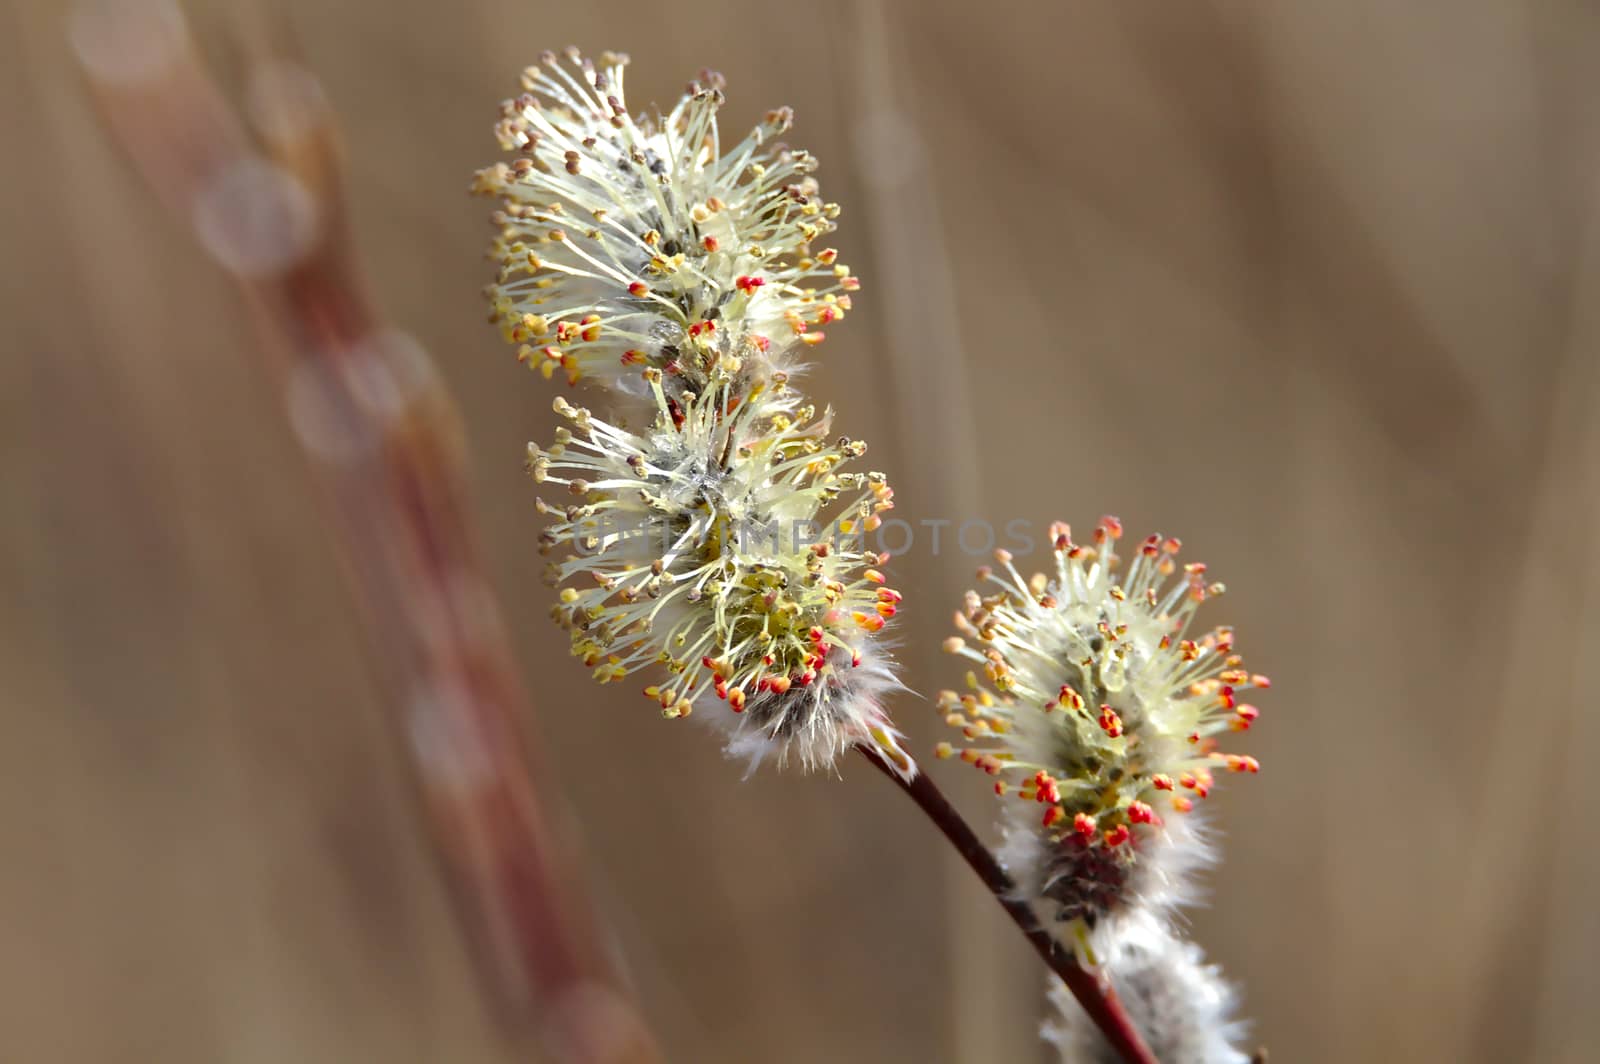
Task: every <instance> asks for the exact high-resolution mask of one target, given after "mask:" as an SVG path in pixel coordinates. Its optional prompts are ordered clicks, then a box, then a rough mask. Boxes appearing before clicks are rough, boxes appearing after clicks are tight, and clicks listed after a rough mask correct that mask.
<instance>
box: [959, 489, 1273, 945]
mask: <svg viewBox="0 0 1600 1064" xmlns="http://www.w3.org/2000/svg"><path fill="white" fill-rule="evenodd" d="M1121 535H1122V524H1121V522H1120V521H1118V520H1117V519H1116V518H1114V517H1106V518H1103V519H1102V520H1101V522H1100V524H1099V526H1098V527H1097V528H1096V529H1095V533H1094V544H1093V545H1092V546H1080V545H1078V544H1075V543H1073V542H1072V534H1071V530H1070V529H1069V528H1068V527H1067V526H1066V525H1061V524H1058V525H1056V526H1054V527H1053V528H1052V529H1051V539H1052V541H1053V546H1054V550H1055V556H1056V568H1055V574H1054V576H1053V577H1047V576H1045V575H1044V574H1042V573H1041V574H1036V575H1035V576H1033V578H1032V579H1029V580H1024V579H1023V578H1022V576H1021V575H1020V574H1019V573H1018V572H1017V570H1016V569H1015V568H1014V567H1013V566H1012V564H1011V557H1010V555H1009V554H1007V553H1006V552H1004V551H1002V552H999V555H998V558H999V561H1000V563H1001V571H1000V572H995V571H994V570H992V569H990V568H988V567H985V568H984V569H981V570H980V571H979V577H980V579H983V580H985V581H986V582H988V583H990V584H992V585H994V587H995V588H996V589H997V590H996V591H994V592H993V593H992V594H989V595H987V596H983V595H979V594H978V593H977V592H968V593H967V598H966V602H965V604H964V607H963V609H962V610H961V611H959V612H958V613H957V615H956V624H957V627H958V630H959V631H960V632H961V633H962V635H961V636H958V637H956V638H953V639H951V640H947V641H946V644H945V646H946V649H947V650H948V651H950V652H952V653H954V654H957V655H959V656H962V657H965V658H967V659H969V660H971V661H973V662H974V663H976V664H977V665H978V666H979V669H978V671H975V672H969V673H968V674H967V690H966V691H965V692H961V693H958V692H955V691H945V692H943V693H942V694H941V696H940V707H941V709H942V711H943V712H944V713H945V715H946V721H947V722H948V723H949V724H951V725H953V726H955V727H958V728H960V729H961V730H962V733H963V734H964V736H965V737H966V738H967V739H969V740H971V745H969V746H966V747H965V748H960V747H956V746H953V745H951V744H948V743H943V744H940V748H939V754H940V756H942V757H951V756H955V755H956V754H958V753H959V755H960V757H961V759H962V760H964V761H966V762H968V763H970V764H973V765H975V766H976V767H978V768H979V769H980V770H982V771H984V772H985V773H987V774H989V775H991V776H993V777H995V785H994V788H995V792H996V794H999V795H1002V796H1005V797H1006V798H1008V799H1009V801H1008V808H1009V810H1010V815H1009V817H1008V821H1009V822H1008V830H1007V843H1006V847H1005V850H1004V852H1003V854H1002V856H1003V857H1004V858H1005V860H1006V863H1007V864H1008V866H1009V867H1010V870H1011V871H1012V873H1013V875H1014V876H1015V877H1016V878H1017V880H1018V882H1019V885H1020V887H1021V888H1022V889H1023V890H1024V891H1027V892H1028V893H1029V895H1030V896H1031V897H1032V898H1033V899H1034V900H1035V901H1036V902H1037V903H1038V904H1039V905H1040V906H1041V908H1042V909H1044V911H1045V913H1046V914H1047V916H1048V917H1050V918H1052V919H1054V920H1058V921H1063V922H1072V923H1075V924H1076V925H1077V928H1078V930H1079V931H1080V932H1088V931H1099V933H1098V934H1096V935H1095V936H1094V940H1095V941H1096V942H1097V943H1102V944H1103V943H1105V942H1109V941H1113V940H1114V939H1115V937H1116V930H1115V925H1116V923H1117V922H1118V920H1119V919H1120V918H1122V917H1125V916H1128V915H1130V914H1131V915H1137V914H1139V913H1141V912H1149V913H1154V914H1161V913H1164V912H1166V911H1167V910H1169V909H1170V908H1172V907H1173V906H1175V905H1177V904H1181V903H1182V902H1183V901H1185V900H1186V898H1187V896H1188V894H1189V892H1190V889H1191V888H1190V886H1189V883H1188V880H1189V878H1190V873H1191V872H1192V871H1193V870H1194V869H1195V868H1197V867H1199V866H1203V865H1205V864H1207V863H1209V862H1211V861H1212V860H1214V857H1213V854H1212V848H1211V846H1210V845H1209V844H1208V841H1207V839H1206V836H1205V834H1204V832H1203V831H1202V830H1201V829H1200V827H1199V826H1198V825H1197V824H1196V823H1195V822H1194V820H1195V818H1194V809H1195V804H1196V802H1198V801H1199V800H1201V799H1203V798H1205V797H1206V796H1207V795H1209V794H1210V793H1211V789H1212V787H1213V786H1214V783H1215V773H1217V772H1219V771H1228V772H1256V771H1259V769H1260V766H1259V764H1257V762H1256V760H1255V758H1252V757H1241V756H1238V755H1234V754H1225V753H1222V752H1220V751H1219V750H1218V749H1217V744H1216V740H1215V738H1214V737H1215V736H1217V735H1218V734H1221V733H1224V732H1230V731H1243V730H1245V729H1247V728H1249V727H1250V725H1251V723H1252V722H1253V721H1254V720H1255V719H1256V715H1257V713H1256V709H1255V707H1254V706H1251V705H1248V704H1246V703H1245V702H1243V701H1242V700H1241V696H1242V695H1243V694H1244V692H1245V691H1247V690H1249V689H1251V688H1258V687H1262V688H1264V687H1267V686H1269V685H1270V684H1269V681H1268V680H1267V678H1266V677H1264V676H1260V675H1254V674H1251V673H1249V672H1247V671H1245V669H1244V667H1243V662H1242V661H1241V659H1240V658H1239V657H1238V656H1237V655H1235V653H1234V638H1233V632H1232V630H1231V629H1228V628H1217V629H1213V630H1211V631H1209V632H1205V633H1203V634H1196V635H1193V636H1191V635H1190V627H1191V624H1192V622H1193V620H1194V615H1195V611H1196V610H1197V609H1198V608H1199V607H1200V605H1201V603H1203V602H1205V601H1206V600H1207V599H1210V598H1214V597H1216V596H1217V595H1218V594H1220V593H1221V592H1222V590H1223V588H1222V585H1221V584H1215V583H1209V582H1208V581H1207V578H1206V568H1205V566H1204V565H1200V564H1190V565H1185V566H1183V567H1182V569H1181V572H1180V570H1179V566H1178V563H1177V555H1178V550H1179V543H1178V541H1177V540H1175V539H1163V538H1162V537H1160V536H1151V537H1149V538H1148V539H1146V540H1145V541H1144V542H1143V543H1142V544H1141V545H1140V547H1139V549H1138V551H1137V553H1136V555H1135V557H1134V560H1133V564H1132V565H1131V566H1129V567H1128V569H1127V572H1126V573H1125V574H1121V575H1120V576H1119V575H1118V573H1117V566H1118V563H1119V559H1118V558H1117V556H1116V555H1115V553H1114V549H1113V548H1114V545H1115V543H1116V541H1117V540H1118V539H1119V538H1120V537H1121ZM1080 941H1083V942H1087V941H1088V939H1087V938H1083V937H1081V936H1080Z"/></svg>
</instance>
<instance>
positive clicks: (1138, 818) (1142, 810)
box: [1128, 802, 1161, 826]
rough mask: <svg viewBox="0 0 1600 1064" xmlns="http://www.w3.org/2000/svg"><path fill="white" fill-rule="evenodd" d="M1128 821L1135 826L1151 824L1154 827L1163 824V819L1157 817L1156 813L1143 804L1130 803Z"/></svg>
mask: <svg viewBox="0 0 1600 1064" xmlns="http://www.w3.org/2000/svg"><path fill="white" fill-rule="evenodd" d="M1128 819H1129V820H1131V821H1133V822H1134V823H1135V824H1151V825H1154V826H1159V825H1160V824H1161V818H1160V817H1158V816H1156V811H1155V810H1154V809H1152V808H1150V807H1149V806H1148V805H1146V804H1145V803H1143V802H1130V803H1129V805H1128Z"/></svg>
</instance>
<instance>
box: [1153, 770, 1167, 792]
mask: <svg viewBox="0 0 1600 1064" xmlns="http://www.w3.org/2000/svg"><path fill="white" fill-rule="evenodd" d="M1150 786H1152V787H1154V788H1155V789H1156V790H1158V791H1170V790H1172V777H1171V776H1168V775H1166V774H1165V773H1160V772H1158V773H1156V774H1155V775H1154V776H1151V777H1150Z"/></svg>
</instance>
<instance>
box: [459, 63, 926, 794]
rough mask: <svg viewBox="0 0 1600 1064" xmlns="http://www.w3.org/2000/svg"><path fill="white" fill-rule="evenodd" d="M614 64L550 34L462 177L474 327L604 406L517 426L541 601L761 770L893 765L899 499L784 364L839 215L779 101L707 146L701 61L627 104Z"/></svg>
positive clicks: (846, 287) (718, 83) (839, 312)
mask: <svg viewBox="0 0 1600 1064" xmlns="http://www.w3.org/2000/svg"><path fill="white" fill-rule="evenodd" d="M626 66H627V57H626V56H622V55H617V54H614V53H606V54H604V55H602V56H601V58H600V62H599V63H598V64H597V63H595V62H594V61H592V60H590V59H588V58H586V57H584V56H583V55H582V54H581V53H579V52H578V51H577V50H576V49H567V50H566V51H565V52H564V53H563V54H562V55H559V56H558V55H556V54H554V53H546V54H545V55H544V56H543V57H542V58H541V59H540V62H539V63H538V64H537V65H535V66H533V67H530V68H528V70H527V71H526V72H524V75H523V88H524V89H525V90H526V91H525V92H524V93H523V94H522V95H520V96H518V97H516V98H515V99H511V100H507V101H505V102H504V103H503V104H502V106H501V120H500V122H499V124H498V125H497V126H496V133H497V136H498V139H499V141H500V144H501V147H502V148H504V149H505V150H507V151H510V152H514V153H516V158H515V159H514V160H513V161H512V162H509V163H505V162H502V163H497V164H495V165H493V166H490V167H488V168H486V169H484V170H482V171H480V172H479V174H478V176H477V180H476V182H475V183H474V189H475V191H476V192H478V193H479V194H481V195H485V196H491V197H494V198H496V199H498V200H499V201H500V205H499V209H498V210H497V211H496V213H495V217H494V221H495V225H496V229H497V235H496V237H495V239H494V241H493V244H492V246H491V250H490V257H491V258H493V259H494V260H496V261H497V263H498V270H497V272H496V276H495V280H494V282H493V283H492V284H491V285H490V286H489V287H488V289H487V290H486V294H487V296H488V298H489V301H490V305H491V313H490V320H491V321H493V322H495V323H496V324H498V325H499V326H500V328H501V331H502V333H503V334H504V336H505V338H506V339H507V340H508V341H510V342H512V343H514V344H517V345H519V349H518V358H519V359H521V360H522V361H523V362H524V363H525V364H527V365H528V366H529V367H530V368H533V369H536V370H537V371H538V372H539V373H540V374H541V375H543V376H544V377H546V378H547V379H549V378H555V377H556V376H557V374H558V372H559V374H560V376H561V377H562V378H563V379H564V380H565V381H566V382H567V383H568V384H569V385H577V384H579V383H580V382H582V383H584V384H586V385H588V386H589V387H590V389H591V391H592V392H598V394H600V395H602V396H603V397H604V398H605V399H606V400H607V402H608V405H609V407H610V409H607V410H602V411H600V412H599V413H597V414H592V413H591V412H590V411H589V410H588V409H587V408H585V407H581V406H575V405H573V404H571V403H569V402H568V401H567V400H565V399H559V398H558V399H557V400H556V401H555V408H556V410H557V412H558V413H560V414H561V415H562V417H564V418H565V419H567V421H568V422H570V427H563V428H561V429H558V430H557V434H556V438H555V440H554V442H553V443H552V444H551V445H550V446H548V447H543V448H541V447H539V446H537V445H530V447H529V463H528V467H529V472H530V473H531V474H532V475H533V477H534V479H535V480H536V481H537V482H539V483H540V484H541V485H544V486H545V490H546V491H550V490H552V489H554V491H555V494H553V495H550V496H548V497H546V498H542V499H540V500H539V504H538V505H539V509H540V511H541V512H542V513H544V514H545V515H546V516H548V517H549V518H551V521H550V524H549V527H548V528H547V529H546V530H545V533H544V534H543V536H542V537H541V539H540V545H541V550H542V551H543V552H544V553H545V554H547V555H550V556H552V559H553V560H552V562H551V565H550V567H549V569H548V576H549V579H550V582H551V583H552V584H553V585H555V586H557V587H558V588H559V589H560V590H559V593H558V599H557V602H556V604H555V607H554V608H553V610H552V617H553V618H554V620H555V621H556V622H557V623H558V624H559V625H560V626H561V627H562V628H563V629H565V630H566V631H567V632H568V634H569V636H570V639H571V649H572V653H573V654H574V655H575V656H576V657H578V658H579V659H580V660H582V661H583V662H584V664H585V665H587V666H588V667H589V668H590V669H591V670H592V675H593V677H594V679H595V680H597V681H599V682H601V683H612V682H620V681H628V682H634V678H635V677H636V676H638V677H639V678H640V679H645V678H646V677H647V678H648V680H647V683H646V684H644V685H642V686H643V691H644V694H645V695H646V696H647V697H648V698H650V699H651V700H652V701H653V702H654V703H656V704H657V705H658V706H659V708H660V710H661V712H662V714H663V715H665V716H667V717H670V718H678V717H684V716H688V715H690V714H691V713H694V714H695V716H696V717H697V719H700V720H707V721H709V722H710V723H711V724H712V725H713V726H714V727H715V728H716V729H717V730H718V731H719V732H720V733H721V734H722V736H723V738H724V739H725V742H726V748H727V750H728V752H729V753H730V754H733V755H734V756H737V757H740V758H743V759H745V760H747V761H748V762H749V763H750V764H751V765H752V766H754V765H755V764H758V763H760V762H761V761H763V760H771V761H774V762H776V763H778V764H783V763H784V762H787V761H793V762H796V763H798V764H800V765H802V766H804V767H807V768H823V767H826V766H829V765H832V764H833V763H834V761H835V759H836V758H837V757H838V756H839V755H840V754H841V753H843V752H844V751H846V750H848V749H850V748H851V747H853V746H867V747H871V748H873V749H875V750H876V751H878V752H879V753H880V754H881V755H883V756H884V757H886V758H887V760H888V762H889V763H891V764H892V765H893V766H894V767H895V768H896V770H897V771H899V772H901V773H902V774H904V775H910V774H911V773H914V772H915V765H914V763H913V762H912V760H911V758H910V757H909V756H908V755H907V754H906V753H905V752H904V750H903V749H901V747H900V745H899V741H898V733H897V732H896V731H895V730H894V728H893V725H892V724H891V722H890V720H889V717H888V713H887V711H886V709H885V707H884V705H883V701H884V696H885V695H886V694H887V693H888V692H889V691H891V690H893V689H895V688H897V687H898V686H899V684H898V681H897V680H896V679H895V675H894V668H893V664H894V663H893V661H892V659H891V657H890V655H889V653H888V651H887V649H886V646H885V642H884V640H883V639H882V638H880V637H879V633H880V632H881V631H882V629H883V628H884V626H885V624H886V623H887V621H888V620H889V618H891V617H893V616H894V614H895V612H896V611H897V609H898V603H899V602H900V597H901V596H900V593H899V592H897V591H895V590H894V589H893V588H890V587H886V586H884V582H885V579H886V578H885V576H884V574H883V573H882V572H881V571H880V570H879V569H878V566H879V565H880V564H882V562H883V560H884V559H885V557H886V556H883V555H881V554H880V553H877V552H875V551H873V550H871V549H869V546H868V543H867V540H866V536H867V535H868V534H870V533H872V532H874V531H876V530H877V528H878V527H879V526H880V524H881V522H882V518H881V516H880V513H881V511H884V510H887V509H889V508H890V507H891V506H892V505H893V502H892V498H893V492H892V490H891V489H890V487H889V485H888V482H887V480H886V478H885V477H884V476H883V474H882V473H879V472H876V471H871V470H866V471H856V470H855V469H853V468H846V466H848V465H849V464H850V463H854V462H857V461H858V460H859V459H860V458H861V457H862V456H863V455H864V454H865V453H866V449H867V448H866V444H865V443H863V442H862V441H860V440H855V439H851V438H849V437H846V436H834V435H833V433H832V427H831V425H832V416H831V412H830V411H828V410H827V409H826V407H821V408H819V407H818V406H817V404H815V403H812V402H810V401H809V400H808V399H807V398H806V397H805V396H804V395H803V394H801V393H800V392H799V391H798V390H797V389H796V388H795V387H794V386H793V384H792V383H791V380H792V378H793V377H794V376H795V375H796V374H797V373H798V372H800V371H801V370H803V368H804V366H803V363H802V362H801V361H800V360H799V353H800V352H801V351H803V350H806V349H809V348H810V347H813V346H815V345H816V344H817V343H818V342H819V341H821V340H822V339H823V332H822V331H821V326H824V325H828V324H830V323H832V322H835V321H838V320H839V319H840V318H841V317H843V315H844V314H845V313H846V312H847V311H848V310H849V309H850V298H851V293H852V292H855V291H857V290H858V288H859V283H858V282H857V280H856V278H855V277H854V276H852V275H851V273H850V270H849V268H848V267H847V266H845V265H844V264H842V263H840V262H839V261H838V259H837V253H836V252H835V251H834V250H833V249H831V248H822V249H817V250H813V248H812V246H811V245H812V241H814V240H816V239H818V238H819V237H821V236H823V235H825V234H827V233H830V232H832V231H833V229H834V221H835V219H836V218H837V217H838V213H839V209H838V207H837V206H836V205H834V204H830V203H826V202H824V201H823V200H822V199H821V198H820V195H819V190H818V187H817V183H816V181H815V180H814V179H813V178H812V177H811V176H810V175H811V172H812V170H814V169H815V167H816V160H815V159H814V158H813V157H812V156H810V155H809V154H808V153H806V152H804V151H801V150H799V149H792V148H789V147H787V146H785V145H783V144H781V143H780V142H778V140H777V139H776V138H777V137H778V136H779V135H780V134H781V133H783V132H784V131H786V130H787V129H788V128H789V124H790V121H791V119H792V115H791V114H790V112H789V110H788V109H787V108H780V109H778V110H775V111H771V112H768V113H767V115H766V116H765V118H764V119H763V120H762V122H761V123H760V124H758V125H757V126H756V127H755V129H753V130H752V131H751V132H750V133H749V134H748V135H747V136H746V137H744V138H743V139H742V140H738V141H734V142H732V143H730V144H724V141H723V139H722V136H721V133H720V132H719V130H718V123H717V112H718V110H719V109H720V108H721V106H722V103H723V94H722V87H723V81H722V78H721V77H720V76H719V75H716V74H714V73H712V72H710V71H706V72H702V74H701V76H700V79H699V80H697V81H695V82H692V83H691V84H690V85H689V87H688V88H687V90H686V91H685V93H684V94H683V96H682V98H680V99H679V100H678V102H677V104H676V105H675V106H674V107H673V108H672V110H671V111H670V112H668V113H667V114H665V115H646V114H641V115H638V116H635V115H632V114H630V112H629V111H628V109H627V104H626V101H625V96H624V94H623V78H624V73H625V69H626Z"/></svg>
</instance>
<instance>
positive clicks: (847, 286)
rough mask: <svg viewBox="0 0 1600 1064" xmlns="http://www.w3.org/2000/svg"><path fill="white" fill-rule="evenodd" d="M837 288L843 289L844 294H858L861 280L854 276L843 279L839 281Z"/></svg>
mask: <svg viewBox="0 0 1600 1064" xmlns="http://www.w3.org/2000/svg"><path fill="white" fill-rule="evenodd" d="M839 287H840V288H843V289H844V290H845V291H846V292H859V291H861V278H859V277H854V276H852V277H845V278H843V279H842V280H840V281H839Z"/></svg>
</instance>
